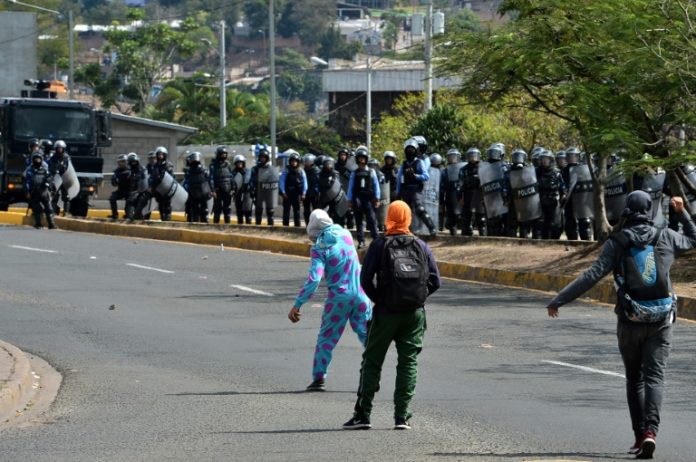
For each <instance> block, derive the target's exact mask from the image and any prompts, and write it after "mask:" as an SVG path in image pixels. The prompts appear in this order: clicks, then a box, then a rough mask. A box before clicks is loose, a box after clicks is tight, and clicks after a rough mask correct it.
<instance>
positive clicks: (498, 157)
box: [486, 143, 511, 236]
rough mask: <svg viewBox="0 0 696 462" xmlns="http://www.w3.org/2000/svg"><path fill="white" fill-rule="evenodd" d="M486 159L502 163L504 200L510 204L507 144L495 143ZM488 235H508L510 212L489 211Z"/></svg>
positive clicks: (487, 152) (488, 151) (491, 162)
mask: <svg viewBox="0 0 696 462" xmlns="http://www.w3.org/2000/svg"><path fill="white" fill-rule="evenodd" d="M486 159H487V160H488V162H489V163H490V164H496V163H500V165H501V168H502V171H503V183H502V196H503V202H504V203H506V204H510V202H511V197H510V167H509V165H508V164H507V163H506V162H505V145H504V144H503V143H493V144H492V145H491V146H490V147H489V148H488V150H487V151H486ZM488 212H489V214H488V235H489V236H506V235H508V232H507V222H508V217H509V214H508V213H504V214H502V215H497V216H493V217H492V216H490V210H489V211H488Z"/></svg>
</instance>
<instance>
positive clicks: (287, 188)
mask: <svg viewBox="0 0 696 462" xmlns="http://www.w3.org/2000/svg"><path fill="white" fill-rule="evenodd" d="M278 189H280V194H281V196H283V226H290V209H291V208H292V219H293V224H294V225H295V227H299V226H300V225H301V222H300V203H302V202H304V199H305V196H306V195H307V189H308V184H307V176H306V175H305V172H304V169H303V168H300V155H299V154H298V153H296V152H294V151H293V152H291V153H290V155H289V156H288V165H287V166H286V167H285V170H283V173H281V175H280V182H279V183H278Z"/></svg>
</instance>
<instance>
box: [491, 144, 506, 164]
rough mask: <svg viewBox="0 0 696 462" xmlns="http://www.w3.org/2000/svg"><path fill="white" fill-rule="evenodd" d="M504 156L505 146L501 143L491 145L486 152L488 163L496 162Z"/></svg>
mask: <svg viewBox="0 0 696 462" xmlns="http://www.w3.org/2000/svg"><path fill="white" fill-rule="evenodd" d="M504 156H505V145H504V144H503V143H493V144H491V146H490V147H489V148H488V150H487V151H486V158H487V159H488V162H498V161H501V160H503V157H504Z"/></svg>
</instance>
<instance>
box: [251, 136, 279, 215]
mask: <svg viewBox="0 0 696 462" xmlns="http://www.w3.org/2000/svg"><path fill="white" fill-rule="evenodd" d="M270 161H271V156H270V154H269V152H268V147H266V146H265V145H264V146H261V145H258V146H257V161H256V165H255V166H254V167H253V168H252V169H251V181H250V183H249V185H250V190H251V192H252V198H253V200H254V204H255V207H256V224H257V225H260V224H261V220H262V218H263V212H264V209H265V211H266V219H267V223H268V226H273V214H274V209H275V207H276V205H277V204H278V170H276V168H275V167H274V166H273V165H271V162H270Z"/></svg>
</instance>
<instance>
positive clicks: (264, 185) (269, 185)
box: [256, 166, 278, 208]
mask: <svg viewBox="0 0 696 462" xmlns="http://www.w3.org/2000/svg"><path fill="white" fill-rule="evenodd" d="M256 181H257V188H258V189H257V191H256V199H257V200H262V201H265V202H266V203H267V204H268V207H269V208H276V207H277V206H278V170H277V169H276V168H275V167H273V166H269V167H265V168H259V170H258V177H257V179H256Z"/></svg>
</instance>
